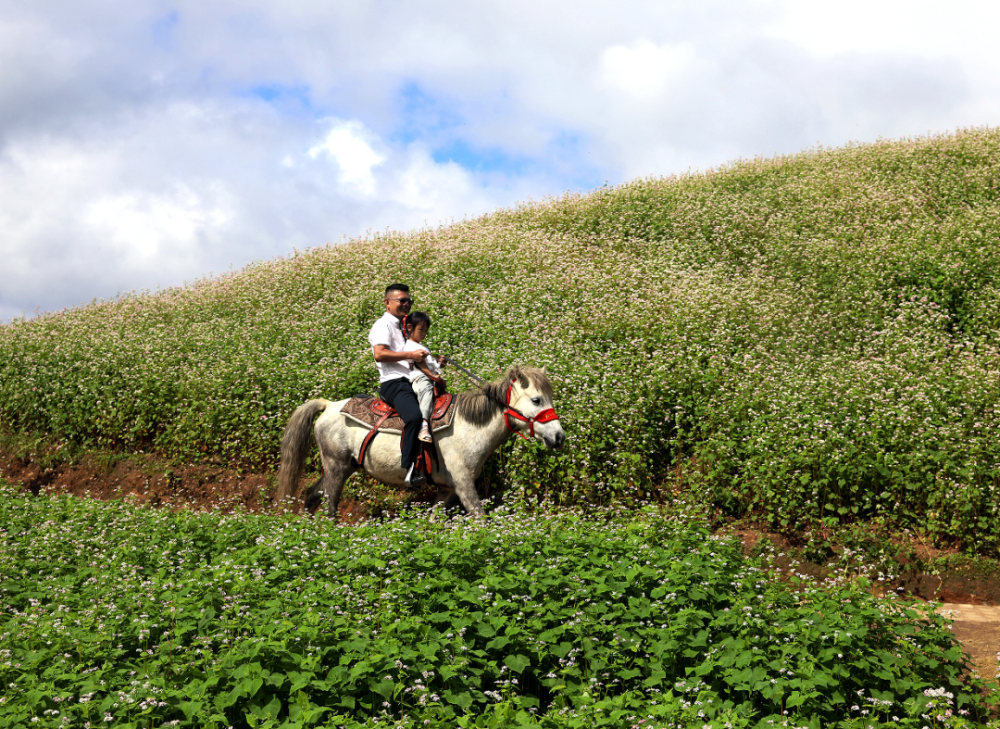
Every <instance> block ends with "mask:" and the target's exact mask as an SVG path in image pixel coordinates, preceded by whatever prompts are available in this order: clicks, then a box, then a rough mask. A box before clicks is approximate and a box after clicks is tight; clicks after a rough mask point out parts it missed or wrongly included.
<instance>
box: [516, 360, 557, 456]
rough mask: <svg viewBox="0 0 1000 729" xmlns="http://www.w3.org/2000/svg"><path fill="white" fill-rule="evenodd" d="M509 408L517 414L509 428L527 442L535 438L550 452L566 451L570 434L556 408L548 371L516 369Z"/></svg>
mask: <svg viewBox="0 0 1000 729" xmlns="http://www.w3.org/2000/svg"><path fill="white" fill-rule="evenodd" d="M507 392H508V393H509V401H508V404H509V405H510V407H511V408H513V409H514V410H515V411H516V412H517V414H520V415H522V416H524V418H523V419H522V418H519V417H517V415H509V417H508V418H507V422H508V427H510V428H511V429H514V430H516V431H517V432H518V433H520V434H521V435H523V436H524V437H525V438H530V437H534V438H535V439H536V440H540V441H541V442H542V443H544V444H545V445H546V446H548V447H549V448H562V446H563V443H564V442H565V441H566V433H565V431H563V429H562V425H560V423H559V416H558V415H556V413H555V409H554V408H553V406H552V383H551V382H550V381H549V378H548V375H546V374H545V371H544V370H539V369H535V368H534V367H523V368H521V367H515V368H514V369H512V370H511V371H510V372H509V373H508V385H507Z"/></svg>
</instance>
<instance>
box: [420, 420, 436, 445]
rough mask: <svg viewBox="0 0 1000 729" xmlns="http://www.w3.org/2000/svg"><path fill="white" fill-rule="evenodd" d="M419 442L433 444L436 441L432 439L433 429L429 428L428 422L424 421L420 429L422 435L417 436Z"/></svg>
mask: <svg viewBox="0 0 1000 729" xmlns="http://www.w3.org/2000/svg"><path fill="white" fill-rule="evenodd" d="M417 438H418V439H419V440H422V441H423V442H424V443H433V442H434V439H433V438H432V437H431V429H430V428H428V427H427V421H426V420H425V421H424V424H423V426H422V427H421V428H420V435H418V436H417Z"/></svg>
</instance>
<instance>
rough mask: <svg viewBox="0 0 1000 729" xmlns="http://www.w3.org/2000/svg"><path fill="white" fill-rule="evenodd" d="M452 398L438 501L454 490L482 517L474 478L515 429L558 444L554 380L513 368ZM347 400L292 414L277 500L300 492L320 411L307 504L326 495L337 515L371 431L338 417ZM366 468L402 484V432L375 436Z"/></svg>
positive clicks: (313, 403)
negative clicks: (318, 470)
mask: <svg viewBox="0 0 1000 729" xmlns="http://www.w3.org/2000/svg"><path fill="white" fill-rule="evenodd" d="M455 400H456V402H455V408H456V412H455V417H454V420H453V421H452V424H451V426H450V427H448V428H444V429H442V430H440V431H437V432H435V434H434V441H435V445H436V446H437V449H438V455H439V458H438V459H437V462H436V463H435V465H434V470H433V471H432V473H431V478H432V479H433V481H434V483H435V484H436V485H437V487H438V492H437V499H436V500H435V505H437V504H440V503H442V502H444V501H447V499H448V498H449V497H451V495H452V494H456V493H457V494H458V498H459V499H460V500H461V502H462V506H464V507H465V510H466V511H467V512H469V513H470V514H474V515H476V516H479V515H481V514H482V513H483V507H482V504H481V503H480V501H479V494H477V493H476V487H475V481H476V477H477V476H478V475H479V474H480V473H481V472H482V470H483V464H485V463H486V459H487V458H489V456H490V454H492V453H493V452H494V451H495V450H496V449H497V448H499V447H500V445H501V444H502V443H503V442H504V441H505V440H507V439H508V438H509V437H510V436H511V434H512V433H517V434H518V435H520V436H521V437H523V438H525V439H529V437H530V438H534V439H535V440H538V441H541V442H542V443H544V444H545V445H546V446H547V447H549V448H561V447H562V445H563V442H564V441H565V440H566V434H565V433H564V432H563V429H562V426H561V425H560V424H559V416H558V415H556V412H555V410H554V409H553V408H552V383H550V382H549V378H548V377H547V376H546V375H545V373H544V372H543V371H542V370H539V369H534V368H523V369H521V368H518V367H515V368H513V369H511V370H510V371H509V372H508V373H507V374H506V375H504V376H503V377H501V378H500V379H499V380H496V381H495V382H491V383H487V384H485V385H483V386H482V387H478V388H476V389H474V390H469V391H467V392H462V393H459V394H458V395H457V396H456V397H455ZM346 402H347V400H340V401H338V402H330V401H328V400H322V399H319V400H309V401H308V402H306V403H304V404H302V405H300V406H299V407H298V408H296V410H295V412H294V413H292V417H291V418H290V419H289V421H288V425H287V426H285V434H284V435H283V436H282V438H281V467H280V468H279V470H278V493H277V498H278V500H282V499H285V498H287V497H289V496H292V497H294V496H295V495H296V494H295V492H296V491H297V488H298V483H299V479H300V478H301V476H302V469H303V466H304V461H305V456H306V452H307V449H308V448H309V429H310V427H311V426H312V424H313V418H314V417H315V416H316V414H317V413H323V414H322V415H321V416H320V417H319V419H318V420H316V425H315V428H314V434H315V436H316V445H317V446H319V452H320V458H321V459H322V461H323V475H322V476H321V477H320V478H319V480H318V481H316V483H314V484H313V485H312V486H310V487H309V490H308V491H307V492H306V494H305V505H306V508H307V509H308V510H309V511H311V512H315V510H316V509H317V508H318V507H319V502H320V499H321V498H322V494H324V493H325V494H326V503H327V509H328V510H329V513H330V516H333V517H335V516H336V515H337V506H338V504H339V503H340V493H341V491H342V490H343V488H344V482H345V481H347V479H348V477H349V476H350V475H351V474H353V473H354V472H355V471H357V470H358V469H359V468H360V466H359V465H358V454H359V452H360V450H361V443H362V441H364V439H365V436H366V435H368V429H367V428H365V427H363V426H361V425H359V424H358V423H356V422H354V421H353V420H350V419H348V418H345V417H344V416H343V415H341V413H340V409H341V408H342V407H343V406H344V403H346ZM525 432H528V433H529V434H530V436H526V435H525V434H524V433H525ZM364 470H365V473H367V474H368V475H369V476H372V477H373V478H376V479H378V480H379V481H381V482H382V483H384V484H388V485H390V486H398V487H400V488H403V487H404V481H405V478H406V471H405V470H404V469H403V468H402V466H401V465H400V454H399V437H398V436H394V435H387V434H379V435H376V436H375V438H374V439H373V440H372V442H371V443H370V444H369V446H368V452H367V454H366V455H365V463H364Z"/></svg>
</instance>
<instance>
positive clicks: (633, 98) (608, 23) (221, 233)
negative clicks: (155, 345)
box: [0, 0, 1000, 319]
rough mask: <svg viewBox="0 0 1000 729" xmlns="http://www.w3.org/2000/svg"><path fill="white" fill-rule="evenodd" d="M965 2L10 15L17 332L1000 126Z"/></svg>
mask: <svg viewBox="0 0 1000 729" xmlns="http://www.w3.org/2000/svg"><path fill="white" fill-rule="evenodd" d="M998 14H1000V8H998V9H993V8H991V7H984V6H982V5H981V4H978V3H971V2H970V1H968V0H956V2H955V3H953V4H952V5H951V6H949V10H948V12H947V13H942V12H940V11H939V6H938V5H937V4H931V3H929V2H926V1H924V0H918V1H917V2H915V3H907V4H906V5H905V6H904V5H901V4H900V3H898V2H890V1H888V0H865V2H861V0H844V2H842V3H838V4H836V5H831V4H816V3H812V4H810V3H797V2H791V1H790V0H789V1H785V0H750V2H743V1H741V2H737V1H736V0H702V1H701V2H697V3H696V2H693V0H668V1H666V2H633V3H619V4H616V5H609V4H607V3H597V2H580V3H577V4H575V5H574V6H573V7H572V9H567V7H566V6H565V5H564V4H561V3H550V2H538V1H537V0H533V1H532V2H530V3H529V2H525V1H524V0H505V1H504V2H499V0H497V1H496V2H484V3H459V2H455V1H454V0H431V1H430V2H428V3H420V4H415V3H408V4H407V3H404V4H402V5H400V4H393V5H391V6H389V5H387V4H385V3H383V2H372V3H339V4H332V5H331V4H330V3H322V2H319V1H318V0H289V1H288V2H285V3H282V4H281V5H275V4H274V3H268V2H263V0H220V1H219V2H215V3H203V2H194V0H177V1H176V2H166V0H139V1H138V2H135V1H132V2H126V1H125V0H103V1H102V2H99V3H68V2H67V3H29V2H27V0H0V256H2V260H3V265H2V266H0V319H3V318H10V317H11V316H15V315H18V314H20V313H21V311H27V312H28V313H29V314H30V313H31V312H32V311H34V310H35V309H36V308H40V309H41V310H43V311H44V310H48V309H53V308H59V307H62V306H68V305H75V304H78V303H81V302H85V301H88V300H90V299H91V298H94V297H110V296H113V295H114V294H115V293H116V292H118V291H126V290H132V289H136V288H139V289H142V288H156V287H157V286H171V285H177V284H180V283H182V282H183V281H185V280H192V279H194V278H197V277H199V276H202V275H205V274H207V273H209V272H211V271H222V270H225V269H228V268H229V267H231V266H236V267H239V266H241V265H243V264H244V263H246V262H248V261H251V260H254V259H259V258H270V257H272V256H275V255H281V254H283V253H285V252H287V251H288V250H290V248H291V247H293V246H294V247H298V248H303V247H308V246H312V245H321V244H323V243H325V242H327V241H334V240H337V239H339V238H340V237H341V236H343V235H347V236H353V235H358V234H363V233H364V231H366V230H370V229H373V230H382V229H385V228H387V227H388V228H396V229H406V228H409V227H414V226H421V225H425V224H430V225H434V224H437V223H438V222H441V221H446V220H449V219H453V218H462V217H464V216H469V215H475V214H479V213H482V212H485V211H488V210H490V209H493V208H495V207H497V206H500V205H509V204H512V203H513V202H515V201H517V200H519V199H524V198H526V197H529V196H531V197H538V196H541V195H544V194H558V193H559V192H561V191H563V190H565V189H579V188H584V189H586V188H589V187H593V186H597V185H600V184H603V183H604V182H605V181H610V182H612V183H614V182H620V181H623V180H625V179H628V178H630V177H633V176H637V175H647V174H669V173H673V172H682V171H685V170H686V169H689V168H695V169H698V168H706V167H711V166H715V165H718V164H721V163H724V162H726V161H727V160H730V159H733V158H737V157H745V156H753V155H771V154H775V153H788V152H795V151H798V150H800V149H803V148H807V147H811V146H813V145H815V144H816V143H822V144H825V145H838V144H842V143H845V142H847V141H850V140H861V141H864V140H872V139H875V138H877V137H880V136H882V137H893V136H904V135H913V134H923V133H927V132H930V131H944V130H948V129H953V128H955V127H958V126H964V125H979V124H995V123H997V121H998V118H1000V93H998V91H1000V89H998V88H996V87H997V85H998V84H1000V81H998V80H997V79H1000V73H998V71H1000V69H998V68H997V66H998V65H1000V60H998V59H997V58H996V57H995V54H993V53H992V50H991V49H992V38H991V37H990V32H991V29H992V27H994V26H995V25H996V21H997V20H998V18H997V17H995V16H996V15H998Z"/></svg>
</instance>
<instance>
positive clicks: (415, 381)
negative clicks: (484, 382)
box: [403, 311, 446, 443]
mask: <svg viewBox="0 0 1000 729" xmlns="http://www.w3.org/2000/svg"><path fill="white" fill-rule="evenodd" d="M430 326H431V318H430V317H429V316H427V314H425V313H424V312H422V311H414V312H413V313H411V314H410V315H409V316H408V317H407V318H406V335H407V337H408V339H407V340H406V344H405V345H404V346H403V351H404V352H413V351H415V350H423V351H424V352H426V353H427V356H425V357H424V360H423V362H414V363H412V364H411V365H410V366H411V368H412V370H411V372H410V387H412V388H413V392H414V394H415V395H416V396H417V400H418V401H419V402H420V413H421V414H422V415H423V416H424V422H423V425H422V427H421V428H420V435H419V436H417V437H418V438H419V439H420V440H422V441H423V442H424V443H430V442H432V441H433V438H431V430H430V420H431V413H432V412H433V410H434V383H435V382H437V383H440V384H441V385H442V386H444V385H445V384H446V383H445V381H444V380H443V379H442V378H441V367H440V366H438V363H437V362H436V361H435V360H434V358H433V357H431V353H430V350H429V349H427V347H425V346H424V345H423V344H421V342H422V341H424V337H426V336H427V330H428V329H430Z"/></svg>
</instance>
